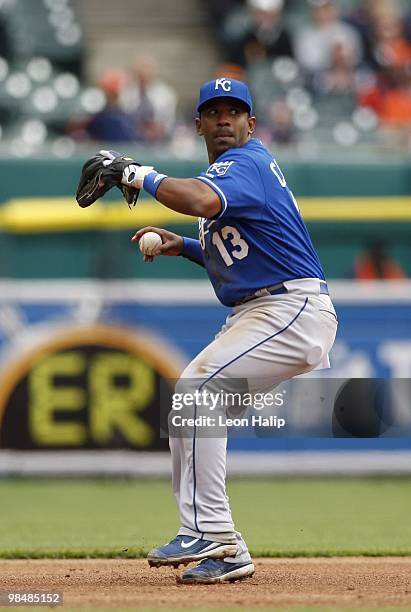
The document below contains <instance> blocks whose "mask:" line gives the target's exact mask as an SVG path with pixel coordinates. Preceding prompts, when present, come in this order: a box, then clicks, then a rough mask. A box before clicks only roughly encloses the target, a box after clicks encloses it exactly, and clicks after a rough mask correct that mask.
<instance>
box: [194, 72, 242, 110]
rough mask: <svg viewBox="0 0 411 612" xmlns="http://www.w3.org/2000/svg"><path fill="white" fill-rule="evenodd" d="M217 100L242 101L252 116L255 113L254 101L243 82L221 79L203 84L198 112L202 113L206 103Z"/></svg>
mask: <svg viewBox="0 0 411 612" xmlns="http://www.w3.org/2000/svg"><path fill="white" fill-rule="evenodd" d="M215 98H234V99H236V100H240V101H241V102H243V103H244V104H245V105H246V107H247V110H248V112H249V113H250V114H251V113H252V112H253V101H252V99H251V93H250V90H249V89H248V87H247V85H246V84H245V83H243V82H242V81H237V80H236V79H230V78H227V77H219V78H218V79H213V80H212V81H207V83H203V84H202V85H201V87H200V95H199V96H198V103H197V110H198V111H199V112H200V109H201V108H202V107H203V105H204V104H206V102H210V100H214V99H215Z"/></svg>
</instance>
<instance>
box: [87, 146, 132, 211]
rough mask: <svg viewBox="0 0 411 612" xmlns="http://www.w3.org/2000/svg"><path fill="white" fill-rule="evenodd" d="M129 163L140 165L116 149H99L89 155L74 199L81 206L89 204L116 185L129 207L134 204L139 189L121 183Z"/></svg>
mask: <svg viewBox="0 0 411 612" xmlns="http://www.w3.org/2000/svg"><path fill="white" fill-rule="evenodd" d="M130 164H134V165H135V166H140V164H138V163H137V162H135V161H134V160H133V159H131V158H130V157H125V156H123V155H121V153H117V151H100V152H99V153H98V154H97V155H93V157H90V159H88V160H87V161H86V162H85V164H84V166H83V168H82V170H81V175H80V181H79V184H78V187H77V193H76V200H77V202H78V203H79V205H80V206H81V207H82V208H86V207H87V206H90V205H91V204H93V203H94V202H95V201H96V200H98V199H99V198H101V197H102V196H103V195H104V194H105V193H107V191H109V190H110V189H111V188H112V187H114V186H116V187H118V188H119V189H120V191H121V192H122V194H123V196H124V199H125V200H126V202H127V204H128V205H129V207H130V208H131V206H135V205H136V203H137V200H138V196H139V195H140V190H139V189H136V188H135V187H129V186H127V185H122V184H121V179H122V177H123V172H124V169H125V168H126V167H127V166H129V165H130Z"/></svg>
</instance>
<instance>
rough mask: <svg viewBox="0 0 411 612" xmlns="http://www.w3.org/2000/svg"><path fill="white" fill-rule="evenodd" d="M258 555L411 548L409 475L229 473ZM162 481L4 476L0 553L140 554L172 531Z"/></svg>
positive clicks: (238, 518)
mask: <svg viewBox="0 0 411 612" xmlns="http://www.w3.org/2000/svg"><path fill="white" fill-rule="evenodd" d="M228 493H229V496H230V501H231V506H232V510H233V515H234V519H235V522H236V527H237V529H239V530H240V531H241V532H242V533H243V535H244V537H245V538H246V541H247V543H248V545H249V547H250V550H251V551H252V554H254V555H256V556H270V557H271V556H288V557H294V556H323V555H325V556H333V555H375V556H378V555H411V521H410V520H409V514H410V508H411V479H407V478H403V479H401V478H391V479H389V478H376V479H337V480H335V479H318V478H312V479H311V478H309V479H288V480H282V479H277V480H258V479H255V480H233V481H231V482H230V483H229V487H228ZM177 526H178V515H177V510H176V507H175V502H174V498H173V497H172V493H171V485H170V483H169V482H166V481H163V480H117V481H114V480H62V481H56V480H41V479H38V480H25V479H14V480H0V557H2V558H18V557H20V558H24V557H37V558H41V557H121V556H123V557H136V556H143V555H145V554H146V553H147V551H148V550H149V549H150V548H151V547H152V546H154V545H158V544H161V543H164V542H166V541H168V540H169V539H170V538H172V537H173V536H174V535H175V533H176V531H177Z"/></svg>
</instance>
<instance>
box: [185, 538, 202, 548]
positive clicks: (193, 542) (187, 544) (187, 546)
mask: <svg viewBox="0 0 411 612" xmlns="http://www.w3.org/2000/svg"><path fill="white" fill-rule="evenodd" d="M199 540H200V538H196V539H194V540H191V542H184V540H181V548H190V546H193V544H195V543H196V542H199Z"/></svg>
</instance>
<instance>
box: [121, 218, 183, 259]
mask: <svg viewBox="0 0 411 612" xmlns="http://www.w3.org/2000/svg"><path fill="white" fill-rule="evenodd" d="M146 232H155V233H156V234H159V235H160V236H161V240H162V242H163V244H161V245H159V247H158V248H157V249H156V250H155V251H154V253H153V255H152V256H151V255H144V261H153V258H154V257H157V256H158V255H167V256H168V257H173V256H176V255H180V253H181V251H182V250H183V237H182V236H179V235H178V234H174V233H173V232H169V231H168V230H165V229H161V228H160V227H152V226H151V225H149V226H148V227H143V228H142V229H141V230H138V232H136V233H135V234H134V236H133V237H132V239H131V242H135V243H138V241H139V240H140V238H141V236H142V235H143V234H145V233H146Z"/></svg>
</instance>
